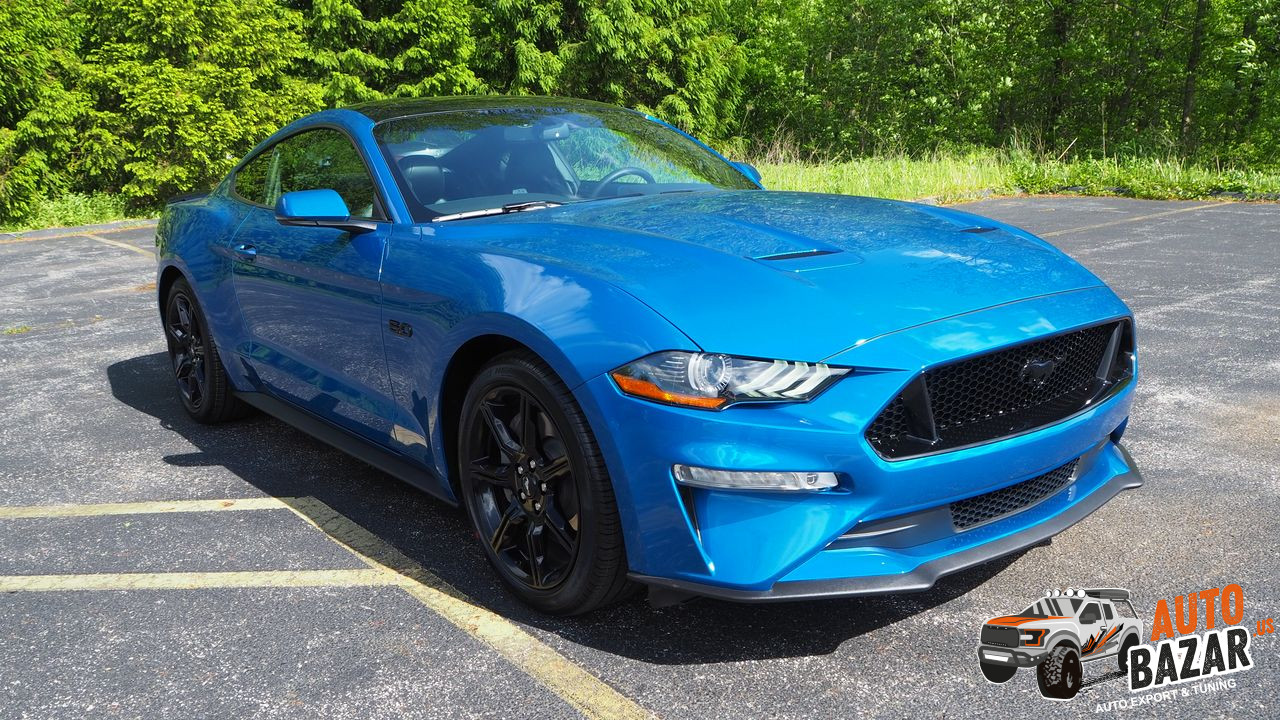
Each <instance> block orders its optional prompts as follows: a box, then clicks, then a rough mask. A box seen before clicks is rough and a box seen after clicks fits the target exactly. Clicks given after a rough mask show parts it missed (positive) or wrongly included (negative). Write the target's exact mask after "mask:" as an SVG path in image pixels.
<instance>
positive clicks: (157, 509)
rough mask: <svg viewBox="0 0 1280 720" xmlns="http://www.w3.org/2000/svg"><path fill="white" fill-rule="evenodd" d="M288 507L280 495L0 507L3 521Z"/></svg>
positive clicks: (0, 518)
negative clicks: (278, 496) (277, 496)
mask: <svg viewBox="0 0 1280 720" xmlns="http://www.w3.org/2000/svg"><path fill="white" fill-rule="evenodd" d="M286 507H289V506H288V505H286V504H284V503H283V502H281V501H280V499H279V498H273V497H261V498H240V499H236V500H166V501H161V502H133V503H103V504H100V505H24V506H13V505H10V506H0V520H10V519H14V518H55V517H94V516H98V515H145V514H148V513H175V512H215V511H223V510H279V509H282V508H286Z"/></svg>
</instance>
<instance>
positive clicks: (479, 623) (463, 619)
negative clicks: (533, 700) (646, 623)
mask: <svg viewBox="0 0 1280 720" xmlns="http://www.w3.org/2000/svg"><path fill="white" fill-rule="evenodd" d="M281 500H283V501H284V502H285V503H286V504H287V505H289V507H290V508H292V509H293V511H294V512H296V513H297V514H298V515H299V516H301V517H302V518H303V519H304V520H306V521H307V522H309V523H311V524H312V525H314V526H316V527H317V528H319V529H320V530H321V531H323V532H324V533H325V534H326V535H328V536H329V537H330V538H332V539H333V540H334V541H335V542H337V543H339V544H340V545H342V546H344V547H346V548H347V549H348V550H350V551H351V552H353V553H355V555H356V556H357V557H359V558H360V559H361V560H363V561H364V562H365V563H367V564H368V565H369V566H370V567H372V568H377V569H378V570H379V571H381V572H384V573H386V574H387V575H390V576H396V577H401V578H404V579H407V580H409V582H407V583H395V584H398V585H399V586H400V587H401V588H403V589H404V590H405V591H406V592H408V593H409V594H410V595H412V596H413V597H414V598H416V599H417V600H418V601H419V602H421V603H422V604H423V605H425V606H427V607H428V608H430V609H431V610H433V611H435V612H436V613H437V614H439V615H440V616H441V617H443V618H444V619H446V620H448V621H449V622H451V623H453V624H454V625H455V626H457V627H458V628H459V629H461V630H463V631H464V632H466V633H467V634H468V635H471V636H472V637H474V638H476V639H477V640H480V641H482V642H484V643H485V644H487V645H488V646H489V647H491V648H493V649H494V650H496V651H497V652H498V654H500V655H502V656H503V657H504V658H506V659H507V660H508V661H509V662H511V663H512V664H514V665H515V666H516V667H518V668H520V669H521V670H523V671H524V672H525V673H527V674H529V675H530V676H532V677H533V678H534V679H536V680H538V681H539V682H541V683H542V684H543V685H545V686H547V688H548V689H550V690H551V691H552V692H554V693H555V694H556V695H558V696H560V698H562V699H563V700H565V701H566V702H568V703H569V704H570V705H572V706H573V707H574V708H576V709H577V710H578V711H579V712H581V713H582V714H583V715H585V716H586V717H588V718H593V719H595V718H600V719H605V718H620V719H631V718H648V717H653V715H652V714H651V713H649V712H647V711H646V710H645V709H644V708H642V707H640V706H639V705H637V704H636V703H635V702H634V701H632V700H631V699H630V698H628V697H626V696H625V695H623V694H622V693H620V692H618V691H617V690H614V689H613V688H612V687H610V686H609V685H607V684H606V683H605V682H603V681H602V680H600V679H599V678H597V677H596V676H595V675H592V674H591V673H589V672H587V671H586V670H585V669H583V668H582V667H579V666H578V665H575V664H574V663H573V662H572V661H571V660H569V659H568V658H566V657H565V656H563V655H561V654H560V653H558V652H556V651H555V650H554V649H553V648H551V647H550V646H549V645H547V644H546V643H544V642H542V641H541V640H539V639H537V638H535V637H534V636H533V635H531V634H529V633H528V632H526V631H525V630H523V629H521V628H520V627H519V626H518V625H516V624H515V623H513V622H511V621H510V620H507V619H506V618H504V617H502V616H501V615H498V614H497V613H494V612H492V611H490V610H487V609H485V608H483V607H481V606H479V605H477V604H476V603H475V601H473V600H471V599H470V598H468V597H467V596H466V595H465V594H463V593H462V592H461V591H459V590H458V589H457V588H455V587H453V586H452V585H449V584H448V583H446V582H445V581H444V580H442V579H440V578H439V577H437V576H436V575H434V574H433V573H431V572H429V571H428V570H427V569H426V568H424V567H422V566H421V565H420V564H418V563H417V562H416V561H414V560H413V559H411V558H409V557H408V556H407V555H405V554H404V553H402V552H400V551H399V550H397V549H395V548H394V547H392V546H391V545H390V544H389V543H387V542H386V541H384V540H382V539H381V538H379V537H378V536H376V535H374V534H373V533H371V532H369V531H368V530H366V529H364V528H363V527H361V526H359V525H357V524H356V523H354V522H352V521H351V520H350V519H348V518H347V517H346V516H344V515H342V514H341V513H338V512H336V511H335V510H333V509H332V508H330V507H329V506H328V505H325V504H324V503H322V502H320V501H319V500H316V499H315V498H311V497H300V498H281Z"/></svg>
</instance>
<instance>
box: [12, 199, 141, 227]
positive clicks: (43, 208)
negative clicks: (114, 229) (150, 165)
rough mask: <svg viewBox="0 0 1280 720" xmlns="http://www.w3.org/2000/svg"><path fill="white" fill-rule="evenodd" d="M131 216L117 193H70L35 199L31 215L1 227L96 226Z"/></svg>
mask: <svg viewBox="0 0 1280 720" xmlns="http://www.w3.org/2000/svg"><path fill="white" fill-rule="evenodd" d="M131 217H132V216H131V215H130V214H129V213H128V212H126V211H125V203H124V198H123V197H120V196H119V195H108V194H106V193H94V194H92V195H82V194H80V193H70V194H68V195H64V196H63V197H60V198H56V199H47V198H41V199H39V200H37V201H36V203H35V207H34V208H33V209H32V212H31V214H30V215H28V216H27V217H26V218H24V219H23V220H22V221H21V222H18V223H14V224H12V225H6V226H4V227H3V228H0V229H3V230H5V231H9V232H14V231H19V230H36V229H42V228H51V227H74V226H76V225H97V224H99V223H106V222H112V221H114V220H127V219H130V218H131Z"/></svg>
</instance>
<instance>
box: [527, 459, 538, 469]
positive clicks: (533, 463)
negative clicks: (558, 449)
mask: <svg viewBox="0 0 1280 720" xmlns="http://www.w3.org/2000/svg"><path fill="white" fill-rule="evenodd" d="M536 467H538V463H537V461H535V460H530V461H529V469H530V470H532V469H534V468H536Z"/></svg>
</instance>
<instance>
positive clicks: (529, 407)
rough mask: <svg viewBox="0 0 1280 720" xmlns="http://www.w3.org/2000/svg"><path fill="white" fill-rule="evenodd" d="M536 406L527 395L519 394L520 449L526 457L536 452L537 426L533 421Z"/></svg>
mask: <svg viewBox="0 0 1280 720" xmlns="http://www.w3.org/2000/svg"><path fill="white" fill-rule="evenodd" d="M536 407H537V406H536V405H535V404H534V402H533V399H532V398H530V397H529V395H528V394H527V393H520V437H519V438H518V440H519V442H520V449H521V450H523V451H524V452H525V454H527V455H535V454H536V453H537V452H538V424H537V423H536V422H534V420H535V416H534V413H535V409H536Z"/></svg>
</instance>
